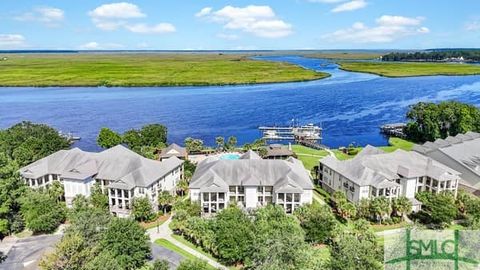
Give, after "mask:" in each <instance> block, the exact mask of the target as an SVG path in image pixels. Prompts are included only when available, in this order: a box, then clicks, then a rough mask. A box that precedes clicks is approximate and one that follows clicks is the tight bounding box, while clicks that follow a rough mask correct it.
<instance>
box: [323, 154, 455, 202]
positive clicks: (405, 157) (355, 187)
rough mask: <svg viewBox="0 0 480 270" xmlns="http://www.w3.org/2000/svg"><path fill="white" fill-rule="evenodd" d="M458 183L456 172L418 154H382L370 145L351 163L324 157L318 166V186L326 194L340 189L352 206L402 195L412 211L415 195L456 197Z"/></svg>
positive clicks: (350, 161)
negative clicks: (445, 194)
mask: <svg viewBox="0 0 480 270" xmlns="http://www.w3.org/2000/svg"><path fill="white" fill-rule="evenodd" d="M459 180H460V173H459V172H457V171H455V170H453V169H451V168H449V167H447V166H445V165H443V164H441V163H439V162H437V161H434V160H433V159H431V158H428V157H426V156H423V155H421V154H419V153H416V152H407V151H404V150H396V151H395V152H393V153H385V152H384V151H382V150H381V149H378V148H375V147H373V146H367V147H365V148H364V149H363V150H362V151H361V152H360V153H358V154H357V156H356V157H354V158H353V159H351V160H345V161H340V160H338V159H336V158H335V157H333V156H328V157H325V158H323V159H321V160H320V166H319V183H320V184H321V185H322V187H323V188H325V189H326V190H327V191H329V192H334V191H337V190H341V191H343V192H345V194H346V195H347V199H348V200H350V201H352V202H354V203H358V202H359V201H360V200H361V199H363V198H367V199H369V198H372V197H377V196H385V197H387V198H390V199H392V198H397V197H399V196H405V197H407V198H409V199H410V200H411V201H412V204H413V206H414V211H415V210H419V208H420V202H418V201H417V200H416V199H415V194H416V193H417V192H421V191H429V192H435V193H438V192H441V191H451V192H453V193H454V194H456V192H457V187H458V182H459Z"/></svg>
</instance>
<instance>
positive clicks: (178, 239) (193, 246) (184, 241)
mask: <svg viewBox="0 0 480 270" xmlns="http://www.w3.org/2000/svg"><path fill="white" fill-rule="evenodd" d="M172 237H173V238H174V239H175V240H177V241H178V242H180V243H182V244H184V245H185V246H187V247H189V248H191V249H194V250H196V251H198V252H200V253H202V254H203V255H205V256H207V257H208V258H210V259H212V260H215V261H216V260H217V259H215V258H214V257H213V256H212V255H211V254H210V253H208V252H206V251H204V250H203V249H202V248H201V247H198V246H196V245H194V244H193V243H192V242H190V241H188V240H187V239H185V238H184V237H183V236H181V235H177V234H172Z"/></svg>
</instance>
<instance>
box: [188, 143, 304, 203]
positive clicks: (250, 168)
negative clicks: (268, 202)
mask: <svg viewBox="0 0 480 270" xmlns="http://www.w3.org/2000/svg"><path fill="white" fill-rule="evenodd" d="M229 186H273V188H274V191H275V192H277V193H278V192H294V191H295V192H302V191H303V190H305V189H313V184H312V181H311V179H310V176H309V173H308V172H307V171H306V170H305V167H303V164H302V163H301V162H300V161H298V160H296V159H294V158H289V159H287V160H265V159H260V158H259V156H258V155H257V154H256V153H255V152H253V151H249V152H247V153H246V154H244V155H243V156H242V157H241V159H238V160H221V159H218V158H212V157H211V158H207V159H205V160H204V161H202V162H200V163H199V164H198V166H197V170H196V171H195V173H194V175H193V177H192V181H191V182H190V188H192V189H200V191H202V192H204V191H209V192H220V191H222V192H227V191H228V187H229Z"/></svg>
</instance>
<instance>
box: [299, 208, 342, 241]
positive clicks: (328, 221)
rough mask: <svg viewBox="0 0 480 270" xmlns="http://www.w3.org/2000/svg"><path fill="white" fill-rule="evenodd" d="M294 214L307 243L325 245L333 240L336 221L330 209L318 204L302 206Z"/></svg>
mask: <svg viewBox="0 0 480 270" xmlns="http://www.w3.org/2000/svg"><path fill="white" fill-rule="evenodd" d="M294 214H295V216H296V217H297V218H298V220H299V221H300V225H301V226H302V228H303V230H304V231H305V240H306V241H307V242H310V243H314V244H325V243H327V242H328V241H330V240H331V239H332V238H333V236H334V234H335V230H336V228H337V221H336V219H335V216H334V215H333V213H332V211H331V210H330V207H328V206H324V205H320V204H310V205H303V206H301V207H300V208H297V209H296V210H295V213H294Z"/></svg>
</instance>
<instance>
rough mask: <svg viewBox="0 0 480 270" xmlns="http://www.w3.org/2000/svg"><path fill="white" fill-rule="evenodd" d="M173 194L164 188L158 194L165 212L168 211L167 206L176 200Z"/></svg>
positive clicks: (159, 201) (159, 202) (159, 203)
mask: <svg viewBox="0 0 480 270" xmlns="http://www.w3.org/2000/svg"><path fill="white" fill-rule="evenodd" d="M174 199H175V198H173V196H172V194H170V192H168V191H166V190H164V191H162V192H161V193H160V194H159V195H158V205H159V206H160V208H162V209H163V214H164V215H165V214H166V213H167V207H169V206H171V205H172V204H173V202H174Z"/></svg>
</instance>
